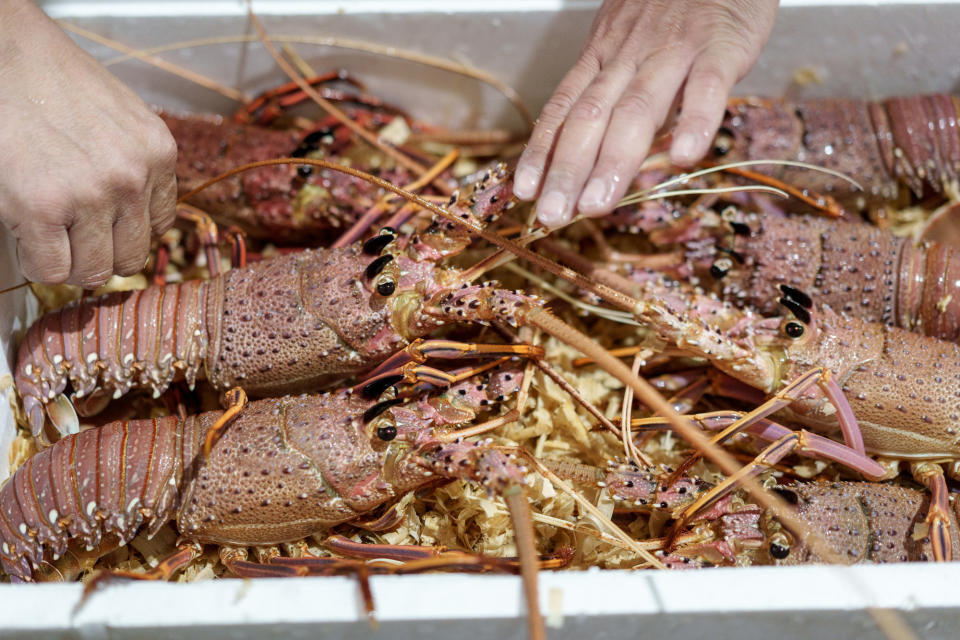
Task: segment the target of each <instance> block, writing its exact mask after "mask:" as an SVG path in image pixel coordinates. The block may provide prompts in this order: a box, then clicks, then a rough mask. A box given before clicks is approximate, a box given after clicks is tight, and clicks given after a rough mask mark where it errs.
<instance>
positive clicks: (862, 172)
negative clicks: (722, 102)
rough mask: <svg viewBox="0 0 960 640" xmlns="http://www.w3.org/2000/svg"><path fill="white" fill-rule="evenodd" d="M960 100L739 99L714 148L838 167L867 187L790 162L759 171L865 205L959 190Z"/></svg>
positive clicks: (731, 154)
mask: <svg viewBox="0 0 960 640" xmlns="http://www.w3.org/2000/svg"><path fill="white" fill-rule="evenodd" d="M958 113H960V104H958V101H957V98H954V97H952V96H948V95H943V94H930V95H914V96H904V97H896V98H889V99H887V100H882V101H876V102H870V101H865V100H843V99H819V100H801V101H791V100H786V99H762V98H744V99H734V100H731V102H730V103H729V105H728V107H727V116H726V118H725V119H724V122H723V125H722V127H721V129H720V134H719V135H718V137H717V139H716V141H715V144H714V150H713V154H714V156H715V157H717V158H723V160H724V161H730V160H799V161H802V162H807V163H810V164H815V165H818V166H823V167H827V168H830V169H834V170H836V171H838V172H840V173H842V174H845V175H848V176H850V177H852V178H854V179H855V180H856V181H858V182H859V183H860V184H862V185H863V187H864V191H863V192H859V191H857V190H854V189H852V188H851V186H850V184H849V183H848V182H846V181H842V180H839V179H836V178H830V177H828V176H825V175H824V174H811V173H809V172H805V171H798V170H797V169H793V168H789V167H786V168H785V167H776V166H769V167H767V168H764V167H761V168H760V169H759V170H760V171H763V172H765V173H769V174H771V175H774V176H776V177H777V178H779V179H781V180H783V181H784V182H788V183H790V184H793V185H795V186H797V187H799V188H801V189H810V190H812V191H816V192H819V193H827V194H831V195H833V196H836V197H838V198H840V199H842V200H845V201H846V202H849V203H853V204H855V205H858V206H859V207H860V208H865V207H867V206H870V205H873V204H877V203H879V202H881V201H884V200H886V201H894V200H902V199H905V198H907V197H908V195H909V194H913V195H914V196H915V197H917V198H922V197H926V196H929V195H942V194H944V193H951V192H956V186H957V176H958V174H960V128H958V125H957V119H958Z"/></svg>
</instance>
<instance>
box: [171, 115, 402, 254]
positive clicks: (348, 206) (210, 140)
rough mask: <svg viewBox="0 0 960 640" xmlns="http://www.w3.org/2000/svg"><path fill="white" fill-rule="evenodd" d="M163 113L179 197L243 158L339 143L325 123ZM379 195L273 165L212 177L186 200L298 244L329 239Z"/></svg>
mask: <svg viewBox="0 0 960 640" xmlns="http://www.w3.org/2000/svg"><path fill="white" fill-rule="evenodd" d="M161 117H162V118H163V121H164V123H165V124H166V125H167V127H168V128H169V129H170V132H171V133H172V134H173V137H174V139H175V140H176V141H177V167H176V174H177V187H178V189H179V192H180V194H181V195H183V194H185V193H188V192H189V191H191V190H193V189H194V188H195V187H198V186H199V185H201V184H203V183H204V182H206V181H207V180H209V179H211V178H213V177H215V176H218V175H220V174H222V173H225V172H226V171H229V170H230V169H233V168H235V167H238V166H240V165H243V164H247V163H250V162H256V161H258V160H267V159H271V158H282V157H290V156H304V155H307V154H311V153H319V154H321V155H330V154H333V153H335V152H339V151H340V150H341V148H340V147H342V145H334V144H333V142H334V134H333V133H330V132H328V130H327V129H325V128H323V127H319V128H317V129H314V130H313V131H306V132H299V131H295V130H287V129H272V128H267V127H259V126H256V125H248V124H244V125H240V124H233V123H230V122H225V121H223V120H222V119H221V118H218V117H215V116H201V115H189V116H177V115H172V114H168V113H162V114H161ZM353 163H354V164H356V161H354V162H353ZM377 172H378V173H379V174H380V175H381V176H382V177H383V178H385V179H387V180H390V181H391V182H395V183H397V184H403V183H406V182H409V181H410V179H411V178H410V174H409V172H408V171H406V170H405V169H403V168H400V167H396V168H384V169H382V170H377ZM380 195H381V194H380V193H379V190H378V189H377V188H376V187H375V186H372V185H370V184H369V183H367V182H365V181H363V180H359V179H357V178H354V177H351V176H347V175H344V174H342V173H338V172H336V171H329V170H326V169H320V170H316V171H314V170H313V169H312V168H310V167H297V166H291V165H274V166H269V167H261V168H258V169H254V170H251V171H247V172H244V173H241V174H238V175H236V176H233V177H231V178H228V179H226V180H223V181H221V182H218V183H216V184H214V185H212V186H210V187H209V188H207V189H204V190H203V191H201V192H200V193H198V194H197V195H195V196H194V197H192V198H191V199H190V203H191V204H193V205H195V206H197V207H199V208H200V209H202V210H204V211H205V212H207V213H209V214H211V215H212V216H213V217H214V218H216V219H217V220H218V221H221V222H224V223H226V224H233V225H237V226H239V227H240V228H241V229H243V230H244V231H245V232H246V233H248V234H250V235H251V236H253V237H256V238H262V239H265V240H269V241H272V242H287V243H298V244H303V243H305V242H315V241H320V240H329V239H331V237H332V236H334V234H336V233H339V231H338V230H341V231H342V230H343V229H345V228H348V227H349V226H350V224H351V223H353V222H355V221H356V220H357V219H358V218H359V217H360V215H361V214H362V213H363V212H364V211H366V210H367V209H369V208H370V207H371V206H373V204H374V203H375V202H376V200H377V198H378V197H379V196H380Z"/></svg>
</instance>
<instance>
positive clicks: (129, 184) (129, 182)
mask: <svg viewBox="0 0 960 640" xmlns="http://www.w3.org/2000/svg"><path fill="white" fill-rule="evenodd" d="M149 178H150V171H149V169H148V168H147V166H146V164H144V163H143V162H142V161H141V162H128V163H125V164H124V165H122V166H120V167H116V168H115V169H114V171H113V174H112V175H111V184H112V186H113V188H115V189H118V190H120V191H121V192H124V193H128V192H132V193H141V192H142V191H143V190H144V189H145V188H146V185H147V180H149Z"/></svg>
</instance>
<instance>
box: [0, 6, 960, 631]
mask: <svg viewBox="0 0 960 640" xmlns="http://www.w3.org/2000/svg"><path fill="white" fill-rule="evenodd" d="M42 4H43V5H44V7H45V9H46V10H47V11H48V12H49V13H50V14H51V15H53V16H54V17H57V18H62V19H65V20H68V21H69V22H71V23H73V24H76V25H79V26H81V27H83V28H85V29H89V30H91V31H94V32H96V33H99V34H101V35H103V36H106V37H108V38H112V39H114V40H117V41H120V42H123V43H125V44H127V45H130V46H131V47H134V48H138V49H144V48H149V47H155V46H159V45H164V44H169V43H172V42H178V41H185V40H193V39H198V38H211V37H221V38H226V39H227V40H229V41H227V42H222V43H220V44H215V45H204V46H197V47H193V48H187V49H182V50H177V51H171V52H167V53H162V54H158V55H160V57H163V58H164V59H166V60H169V61H172V62H175V63H176V64H178V65H181V66H184V67H187V68H189V69H191V70H194V71H197V72H199V73H202V74H204V75H207V76H210V77H213V78H216V79H217V80H219V81H221V82H223V83H224V84H227V85H230V86H232V87H235V88H237V89H240V90H241V91H243V92H245V93H248V94H253V93H255V92H257V91H259V90H261V89H264V88H266V87H268V86H272V85H274V84H276V83H277V82H278V81H279V79H280V78H281V77H282V76H281V74H280V72H279V71H278V70H277V69H276V68H275V67H274V64H273V62H272V61H271V59H270V58H269V56H268V55H267V54H266V52H265V51H264V50H263V47H262V45H261V44H260V43H258V42H256V41H255V40H256V39H255V32H254V31H253V30H252V28H251V26H250V24H249V22H248V19H247V17H246V14H245V7H244V6H243V4H242V3H240V2H233V1H221V2H185V1H179V2H174V1H169V2H164V1H154V2H109V1H95V0H88V1H86V2H72V1H66V0H50V1H48V2H44V3H42ZM598 4H599V3H597V2H586V1H581V0H568V1H563V0H510V1H507V0H482V1H479V0H478V1H474V0H461V1H454V0H448V1H447V2H425V1H419V2H417V1H412V0H411V1H399V0H395V1H388V0H352V1H347V0H343V1H342V2H333V1H325V0H320V1H313V2H306V1H275V2H268V1H258V2H255V3H254V9H255V10H256V12H257V14H258V15H259V16H260V18H261V19H262V21H263V23H264V25H265V26H266V28H267V29H268V31H269V32H270V34H271V36H272V37H274V38H275V39H277V40H282V39H283V37H284V36H297V37H303V36H308V37H318V36H327V37H330V36H333V37H337V38H341V39H356V40H362V41H366V42H372V43H379V44H384V45H391V46H395V47H400V48H404V49H412V50H417V51H421V52H424V53H430V54H433V55H438V56H443V57H447V58H450V59H454V60H458V61H462V62H469V63H471V64H473V65H475V66H477V67H479V68H481V69H484V70H486V71H489V72H491V73H492V74H493V75H495V76H497V77H498V78H500V79H501V80H503V81H505V82H506V83H508V84H510V85H511V86H513V87H515V88H516V89H517V90H518V91H519V92H520V94H521V95H522V96H523V98H524V99H525V100H526V102H527V103H528V104H529V105H531V106H532V107H534V108H538V107H539V105H541V104H542V103H543V102H544V101H545V100H546V99H547V98H548V97H549V95H550V93H551V91H552V89H553V87H554V86H555V85H556V83H557V82H558V81H559V79H560V77H561V76H562V74H563V73H564V72H565V71H566V70H567V69H568V68H569V67H570V65H572V64H573V62H574V61H575V59H576V56H577V53H578V52H579V49H580V47H581V45H582V43H583V41H584V39H585V38H586V36H587V33H588V31H589V26H590V22H591V20H592V17H593V14H594V12H595V10H596V7H597V6H598ZM781 4H782V6H781V10H780V13H779V16H778V19H777V24H776V27H775V29H774V33H773V36H772V37H771V40H770V43H769V44H768V45H767V47H766V49H765V51H764V53H763V55H762V56H761V58H760V61H759V62H758V64H757V65H756V67H755V69H754V71H753V72H751V74H750V75H749V76H748V77H747V78H746V79H744V80H743V82H742V83H741V84H740V85H739V87H738V93H741V94H747V93H760V94H767V95H782V94H792V95H802V96H824V95H843V96H859V97H873V98H876V97H883V96H886V95H893V94H898V93H915V92H929V91H954V92H956V89H957V82H958V79H960V40H958V38H957V35H956V34H957V28H958V26H960V3H956V2H943V3H931V2H899V3H887V2H851V1H848V2H835V1H829V0H821V1H819V2H814V1H804V0H784V2H782V3H781ZM228 37H231V38H228ZM77 41H78V42H79V43H80V44H81V45H82V46H83V47H84V48H86V49H87V50H89V51H90V52H91V53H93V54H94V55H95V56H97V57H98V58H99V59H100V60H102V61H113V62H114V63H113V64H112V65H111V67H110V69H111V71H113V72H114V73H116V74H117V75H118V76H119V77H120V78H121V79H122V80H124V81H125V82H127V83H128V84H129V85H130V86H131V87H132V88H133V89H134V90H135V91H137V92H138V93H139V94H140V95H141V96H143V97H144V98H145V99H146V100H147V101H148V102H151V103H153V104H156V105H160V106H164V107H166V108H169V109H185V110H196V111H217V112H222V113H229V112H231V111H232V110H233V109H234V108H235V106H236V105H235V103H233V102H232V101H230V100H229V99H227V98H224V97H223V96H221V95H219V94H217V93H214V92H211V91H209V90H207V89H202V88H200V87H197V86H195V85H192V84H190V83H188V82H185V81H183V80H181V79H179V78H176V77H174V76H172V75H170V74H168V73H166V72H164V71H161V70H159V69H157V68H154V67H151V66H149V65H146V64H144V63H143V62H140V61H137V60H127V61H122V62H116V61H115V59H116V58H117V55H118V54H117V52H116V51H113V50H111V49H109V48H108V47H105V46H103V45H99V44H95V43H92V42H90V41H88V40H85V39H83V38H79V37H78V38H77ZM296 48H297V51H298V53H299V54H300V55H301V56H302V57H303V58H305V59H306V60H307V61H308V62H310V63H311V64H312V65H313V66H314V68H316V69H319V70H324V69H335V68H341V67H342V68H346V69H349V70H350V71H351V72H353V73H354V74H356V75H357V76H358V77H360V78H361V79H362V80H363V81H364V82H366V83H367V85H368V87H369V89H370V91H371V92H372V93H374V94H377V95H380V96H382V97H384V98H385V99H387V100H391V101H392V102H394V103H397V104H402V105H404V106H405V107H407V108H409V109H410V111H411V112H412V113H413V114H414V115H415V116H418V117H421V118H424V119H426V120H429V121H432V122H439V123H445V124H448V125H450V126H461V127H474V126H476V127H480V126H491V125H497V126H507V127H519V125H520V120H519V119H518V117H517V115H516V113H515V111H514V110H513V108H512V107H511V106H510V105H509V104H508V103H507V102H506V101H505V100H504V99H503V97H502V96H501V95H500V94H499V93H497V92H496V91H494V90H492V89H490V88H489V87H486V86H483V85H481V84H479V83H477V82H476V81H473V80H467V79H464V78H461V77H459V76H456V75H453V74H450V73H447V72H443V71H437V70H434V69H428V68H425V67H422V66H420V65H416V64H413V63H410V62H403V61H396V60H391V59H389V58H384V57H382V56H378V55H373V54H369V53H363V52H358V51H352V50H349V49H342V48H336V47H329V46H320V45H316V44H304V43H302V42H301V43H299V44H297V45H296ZM19 281H20V276H19V274H18V272H17V269H16V255H15V247H14V244H13V242H12V241H11V240H10V239H9V238H5V237H0V288H4V287H7V286H10V285H13V284H16V283H17V282H19ZM34 307H35V305H33V304H32V302H31V300H30V299H29V296H28V295H27V294H26V293H25V291H23V290H19V291H17V292H15V293H13V294H7V295H6V296H4V297H3V298H2V299H0V350H2V351H3V352H4V353H5V354H6V356H7V359H6V360H4V359H3V358H0V377H2V376H3V374H4V373H8V372H9V365H10V364H12V359H13V355H14V353H13V344H12V341H11V340H10V336H11V334H12V332H14V331H16V330H18V329H19V328H21V327H23V326H25V323H26V322H28V321H29V320H30V319H31V310H32V309H33V308H34ZM6 393H9V391H0V396H3V395H4V394H6ZM12 435H13V420H12V416H10V414H9V412H8V411H7V403H6V402H5V401H3V398H2V397H0V452H5V451H6V450H7V445H8V444H9V441H10V439H11V438H12ZM7 473H8V466H7V457H6V455H2V454H0V478H4V477H6V475H7ZM958 575H960V573H958V569H957V566H956V565H955V564H948V565H933V564H911V565H899V566H862V567H799V568H751V569H713V570H703V571H690V572H674V573H667V572H652V571H643V572H625V571H599V570H592V571H586V572H559V573H542V574H541V602H540V605H541V609H542V611H543V612H544V614H545V615H546V616H547V620H548V624H549V626H550V633H551V637H552V638H571V639H572V638H583V637H597V638H618V637H639V636H642V637H651V638H653V637H665V636H668V635H669V636H673V637H678V638H684V637H737V638H739V639H743V640H747V639H751V638H764V639H766V638H771V637H776V636H778V635H784V636H794V637H818V638H819V637H823V638H874V637H876V638H880V637H884V634H883V633H882V632H881V631H880V630H879V627H878V623H877V618H878V615H879V617H880V618H881V619H883V614H882V613H880V614H878V613H877V610H890V609H892V610H894V611H895V612H896V613H897V614H898V616H896V617H895V622H896V621H899V622H900V623H902V624H906V625H908V626H909V627H910V628H911V629H912V630H913V633H914V634H916V635H917V636H918V637H923V638H956V637H958V635H960V592H958V591H955V590H954V589H953V587H954V584H955V583H954V579H956V577H957V576H958ZM371 582H372V588H373V592H374V597H375V600H376V603H377V615H378V617H379V619H380V626H379V631H377V632H373V631H372V629H371V627H370V625H369V624H368V622H367V621H366V618H365V616H364V614H363V612H362V610H361V600H360V598H359V594H358V590H357V585H356V581H355V580H353V579H351V578H310V579H300V580H254V581H241V580H220V581H213V582H204V583H193V584H188V585H179V584H163V583H132V584H121V585H117V586H111V587H109V588H108V589H105V590H103V591H101V592H98V593H96V594H94V595H93V596H92V597H91V598H90V599H89V600H88V601H87V602H86V603H85V604H84V605H83V606H82V607H79V608H78V607H77V605H78V602H79V599H80V595H81V591H82V586H81V585H79V584H53V585H6V584H3V585H0V637H11V638H32V637H63V638H84V639H88V638H89V639H99V638H110V639H120V638H143V637H147V636H149V637H157V638H177V639H187V638H203V639H205V640H208V639H216V638H231V639H232V638H248V637H249V638H254V637H264V636H267V635H274V636H277V637H283V638H291V639H293V638H316V637H321V636H322V637H329V638H360V637H368V636H374V635H375V636H377V637H380V638H417V639H425V638H451V637H458V636H463V637H470V638H475V639H477V640H480V639H486V638H490V639H495V640H503V639H505V638H520V637H522V636H523V634H524V628H525V627H524V622H523V615H524V606H523V598H522V592H521V587H520V582H519V579H518V578H515V577H511V576H499V575H487V576H463V575H420V576H404V577H399V576H384V577H375V578H373V579H372V581H371ZM906 637H909V636H906Z"/></svg>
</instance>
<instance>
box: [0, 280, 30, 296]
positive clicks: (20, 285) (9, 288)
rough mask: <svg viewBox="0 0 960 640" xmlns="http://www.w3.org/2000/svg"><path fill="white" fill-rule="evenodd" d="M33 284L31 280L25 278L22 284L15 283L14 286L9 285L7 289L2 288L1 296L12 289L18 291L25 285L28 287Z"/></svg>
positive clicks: (0, 290)
mask: <svg viewBox="0 0 960 640" xmlns="http://www.w3.org/2000/svg"><path fill="white" fill-rule="evenodd" d="M31 284H33V283H32V282H30V281H29V280H24V281H23V282H21V283H20V284H15V285H13V286H12V287H7V288H6V289H0V296H2V295H3V294H5V293H10V292H11V291H16V290H17V289H22V288H23V287H27V286H29V285H31Z"/></svg>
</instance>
